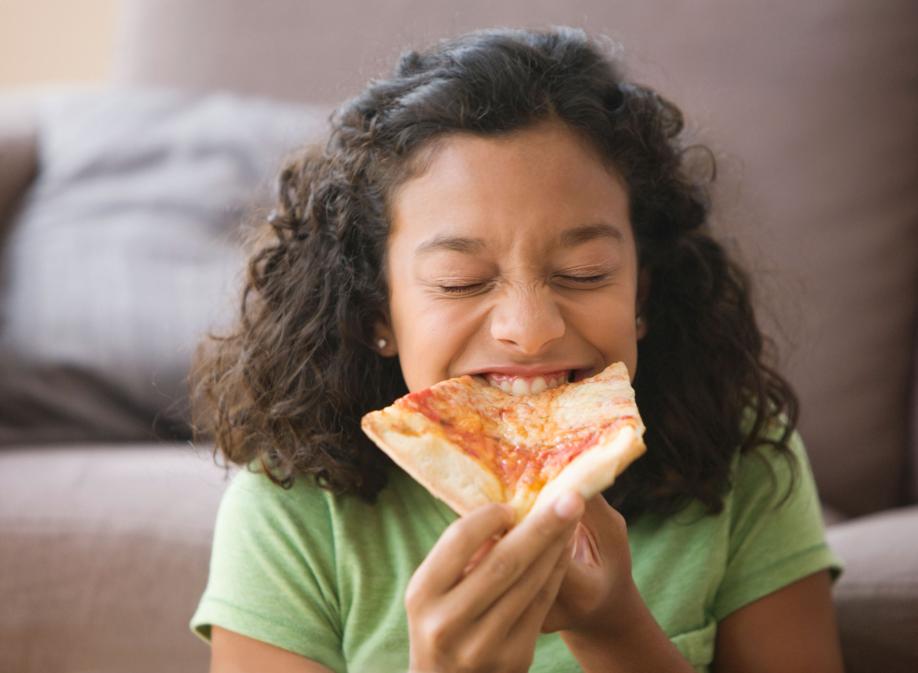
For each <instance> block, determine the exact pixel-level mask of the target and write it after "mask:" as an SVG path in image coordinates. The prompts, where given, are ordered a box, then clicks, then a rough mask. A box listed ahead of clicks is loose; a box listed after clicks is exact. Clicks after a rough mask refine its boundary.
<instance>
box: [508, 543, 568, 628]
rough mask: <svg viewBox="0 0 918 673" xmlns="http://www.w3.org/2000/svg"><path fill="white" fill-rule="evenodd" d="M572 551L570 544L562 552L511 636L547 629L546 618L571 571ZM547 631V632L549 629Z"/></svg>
mask: <svg viewBox="0 0 918 673" xmlns="http://www.w3.org/2000/svg"><path fill="white" fill-rule="evenodd" d="M572 552H573V545H572V544H568V545H567V546H566V547H565V548H564V550H563V551H562V552H561V556H560V557H559V558H558V561H557V562H556V563H555V567H554V568H553V569H552V571H551V575H549V577H548V579H547V580H546V581H545V585H544V586H543V587H542V589H541V591H539V593H538V594H536V596H535V598H534V600H533V601H532V602H531V603H530V604H529V606H528V607H527V608H526V610H525V611H524V612H523V614H522V615H520V617H519V619H518V620H517V622H516V624H515V625H514V626H513V628H512V630H511V632H510V634H509V638H513V637H515V636H516V635H517V633H536V634H539V633H542V632H543V631H545V629H544V626H545V620H546V618H547V617H548V615H549V613H550V612H551V609H552V606H554V604H555V601H556V600H557V598H558V592H560V591H561V585H562V584H563V583H564V581H565V578H566V577H567V574H568V572H569V571H570V568H571V563H572V561H571V558H572ZM553 630H557V629H553ZM545 632H546V633H547V632H548V631H545Z"/></svg>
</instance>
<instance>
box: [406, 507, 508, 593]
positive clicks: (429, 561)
mask: <svg viewBox="0 0 918 673" xmlns="http://www.w3.org/2000/svg"><path fill="white" fill-rule="evenodd" d="M512 524H513V511H512V510H511V509H510V508H509V507H507V506H505V505H496V504H490V505H484V506H482V507H479V508H477V509H475V510H473V511H471V512H469V513H468V514H466V515H465V516H463V517H461V518H459V519H458V520H456V521H454V522H453V523H452V524H451V525H450V526H449V527H448V528H447V529H446V530H445V531H444V532H443V535H441V536H440V539H439V540H437V543H436V544H435V545H434V546H433V549H431V550H430V553H428V554H427V558H425V559H424V561H423V563H421V565H420V566H419V567H418V569H417V571H415V573H414V576H413V577H412V584H416V585H421V586H424V587H426V589H427V590H429V591H432V592H434V593H436V594H438V595H439V594H443V593H445V592H446V591H448V590H449V589H450V588H451V587H453V586H454V585H455V584H456V582H458V581H459V580H460V579H461V578H462V573H463V569H464V568H465V567H466V565H467V564H468V563H469V561H470V559H471V558H472V556H473V555H474V554H475V552H476V551H477V550H479V549H480V548H481V547H482V545H484V544H485V543H486V542H488V541H489V540H490V539H491V538H492V537H494V536H497V535H500V534H502V533H504V532H506V531H507V529H508V528H509V527H510V526H511V525H512Z"/></svg>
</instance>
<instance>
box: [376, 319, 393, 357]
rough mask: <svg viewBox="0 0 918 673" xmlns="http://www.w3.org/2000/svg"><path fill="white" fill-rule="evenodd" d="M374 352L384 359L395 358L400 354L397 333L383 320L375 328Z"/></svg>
mask: <svg viewBox="0 0 918 673" xmlns="http://www.w3.org/2000/svg"><path fill="white" fill-rule="evenodd" d="M373 350H374V351H376V352H377V353H379V354H380V355H381V356H383V357H384V358H391V357H395V356H396V355H397V354H398V344H397V343H396V342H395V333H394V332H393V331H392V328H391V327H389V325H388V323H386V322H385V321H383V320H379V321H377V322H376V324H375V325H374V326H373Z"/></svg>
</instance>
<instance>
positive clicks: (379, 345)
mask: <svg viewBox="0 0 918 673" xmlns="http://www.w3.org/2000/svg"><path fill="white" fill-rule="evenodd" d="M388 345H389V342H388V341H387V340H386V339H383V338H382V337H380V338H379V339H377V340H376V347H377V348H379V350H382V349H383V348H385V347H386V346H388Z"/></svg>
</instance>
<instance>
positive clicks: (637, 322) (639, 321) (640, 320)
mask: <svg viewBox="0 0 918 673" xmlns="http://www.w3.org/2000/svg"><path fill="white" fill-rule="evenodd" d="M634 324H635V325H637V326H638V327H643V326H644V316H641V315H639V316H638V317H637V318H635V319H634Z"/></svg>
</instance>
